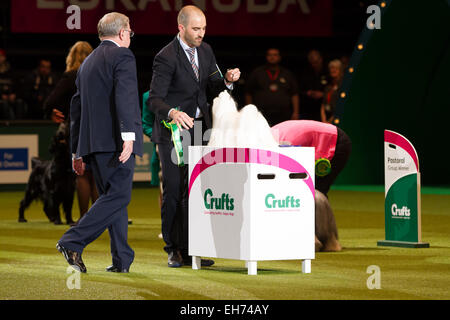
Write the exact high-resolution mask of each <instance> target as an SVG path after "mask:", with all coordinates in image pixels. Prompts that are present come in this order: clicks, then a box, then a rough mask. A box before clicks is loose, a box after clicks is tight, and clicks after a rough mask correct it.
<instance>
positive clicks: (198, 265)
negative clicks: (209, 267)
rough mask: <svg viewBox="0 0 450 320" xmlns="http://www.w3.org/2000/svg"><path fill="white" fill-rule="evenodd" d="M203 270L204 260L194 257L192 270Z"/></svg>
mask: <svg viewBox="0 0 450 320" xmlns="http://www.w3.org/2000/svg"><path fill="white" fill-rule="evenodd" d="M201 268H202V259H201V257H197V256H192V269H193V270H200V269H201Z"/></svg>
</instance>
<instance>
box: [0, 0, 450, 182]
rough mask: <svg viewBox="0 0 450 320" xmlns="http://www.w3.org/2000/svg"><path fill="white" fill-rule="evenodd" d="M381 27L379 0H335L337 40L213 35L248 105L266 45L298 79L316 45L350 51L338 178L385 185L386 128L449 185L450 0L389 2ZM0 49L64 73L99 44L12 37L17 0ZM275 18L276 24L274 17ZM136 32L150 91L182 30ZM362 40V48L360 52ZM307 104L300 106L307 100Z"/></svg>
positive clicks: (91, 38)
mask: <svg viewBox="0 0 450 320" xmlns="http://www.w3.org/2000/svg"><path fill="white" fill-rule="evenodd" d="M385 2H386V3H387V4H388V5H387V7H386V8H385V10H383V14H382V19H381V30H372V31H371V30H368V29H367V28H366V20H367V18H368V17H369V14H367V13H366V9H367V7H368V6H369V5H371V4H380V2H379V1H353V0H348V1H347V0H345V1H338V0H335V1H333V33H332V36H331V37H314V38H308V37H247V36H246V37H244V36H242V37H236V36H233V37H231V36H229V37H227V36H220V37H219V36H208V33H207V34H206V37H205V41H206V42H208V43H209V44H210V45H211V46H212V48H213V49H214V51H215V54H216V58H217V61H218V64H219V66H220V68H221V69H226V68H229V67H239V68H240V69H241V72H242V76H241V79H242V80H241V83H240V85H238V86H237V87H236V89H235V90H234V94H235V97H236V98H237V100H238V103H239V104H240V105H242V104H243V86H244V84H245V80H246V78H247V77H248V75H249V72H250V71H251V70H252V69H253V68H254V67H256V66H258V65H261V64H263V63H264V62H265V58H264V55H265V51H266V49H267V48H269V47H278V48H279V49H280V50H281V53H282V57H283V61H282V64H283V65H284V66H286V67H288V68H290V69H291V70H292V71H293V72H294V73H295V75H297V76H299V74H300V73H301V72H302V70H304V68H305V67H306V63H307V62H306V53H307V51H309V50H310V49H318V50H320V51H322V53H323V54H324V58H325V63H327V61H329V60H331V59H334V58H340V57H342V56H344V55H347V56H351V60H350V66H353V67H354V68H355V72H354V73H352V74H349V73H348V72H347V73H346V76H345V78H344V84H343V88H342V90H343V91H345V93H346V97H345V99H341V101H340V102H339V104H338V107H339V108H338V109H339V110H338V111H339V112H340V116H341V123H340V127H341V128H343V129H344V130H345V131H346V132H347V133H348V134H349V136H350V138H351V139H352V142H353V151H352V155H351V157H350V160H349V164H348V165H347V167H346V168H345V169H344V171H343V172H342V173H341V175H340V177H339V178H338V180H337V182H336V184H347V185H348V184H354V185H368V184H377V185H381V184H383V183H384V164H383V152H384V151H383V150H384V149H383V148H384V147H383V132H384V129H390V130H393V131H396V132H398V133H400V134H402V135H404V136H405V137H407V138H408V139H409V140H410V141H411V142H412V144H413V145H414V146H415V147H416V150H417V153H418V156H419V162H420V171H421V173H422V184H423V185H427V186H450V165H449V164H448V162H449V158H450V152H449V145H450V141H449V140H450V134H449V129H448V128H449V122H450V103H449V98H448V94H449V92H450V90H449V89H450V81H449V74H450V53H449V43H450V1H448V0H430V1H418V0H410V1H399V0H398V1H385ZM0 6H1V7H0V10H1V21H0V25H1V30H0V47H3V48H5V49H6V50H7V53H8V58H9V61H10V62H11V64H12V65H13V67H14V68H15V69H18V70H20V71H22V72H24V73H25V72H29V71H30V70H32V69H34V68H35V67H36V66H37V63H38V61H39V59H40V58H42V57H46V58H49V59H51V61H52V63H53V69H54V70H55V71H58V72H63V71H64V68H65V57H66V55H67V52H68V49H69V48H70V46H72V45H73V43H75V42H76V41H78V40H85V41H88V42H90V43H91V45H92V46H93V47H96V46H97V44H98V43H99V40H98V38H97V36H96V35H84V34H83V35H73V34H65V35H61V34H12V33H11V32H10V30H9V22H10V21H9V20H10V13H9V10H10V9H9V6H10V1H1V2H0ZM268 23H270V22H268ZM175 33H176V29H175V25H174V34H173V35H161V36H151V35H140V34H137V35H136V36H135V37H134V38H133V40H132V44H131V47H130V48H131V49H132V50H133V52H134V53H135V55H136V59H137V65H138V77H139V87H140V88H139V89H140V92H141V93H142V92H144V91H146V90H148V88H149V84H150V80H151V67H152V62H153V57H154V56H155V54H156V53H157V52H158V51H159V50H160V49H161V48H162V47H163V46H165V45H166V44H167V43H168V42H169V41H171V40H172V39H173V37H174V36H175ZM358 43H364V49H363V50H361V51H359V50H356V49H355V46H356V45H357V44H358ZM300 108H301V102H300Z"/></svg>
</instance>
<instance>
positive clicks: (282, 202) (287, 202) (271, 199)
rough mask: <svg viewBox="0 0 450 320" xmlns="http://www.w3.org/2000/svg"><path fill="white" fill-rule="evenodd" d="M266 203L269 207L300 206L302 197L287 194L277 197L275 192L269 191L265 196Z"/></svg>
mask: <svg viewBox="0 0 450 320" xmlns="http://www.w3.org/2000/svg"><path fill="white" fill-rule="evenodd" d="M265 205H266V208H267V209H286V208H299V207H300V199H297V198H295V197H293V196H286V197H285V198H283V199H277V197H275V195H274V194H272V193H269V194H268V195H266V197H265Z"/></svg>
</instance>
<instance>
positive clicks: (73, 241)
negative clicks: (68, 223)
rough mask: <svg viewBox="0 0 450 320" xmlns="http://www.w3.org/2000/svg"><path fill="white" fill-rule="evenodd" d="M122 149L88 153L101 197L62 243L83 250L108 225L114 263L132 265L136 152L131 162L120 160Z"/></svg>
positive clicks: (88, 159) (69, 231) (122, 266)
mask: <svg viewBox="0 0 450 320" xmlns="http://www.w3.org/2000/svg"><path fill="white" fill-rule="evenodd" d="M119 155H120V153H118V152H115V153H112V152H105V153H94V154H91V155H89V156H88V157H87V159H86V162H87V163H89V165H90V167H91V169H92V173H93V175H94V179H95V183H96V185H97V190H98V193H99V197H98V199H97V200H96V201H95V203H94V204H93V205H92V207H91V208H90V209H89V211H88V212H87V213H86V214H85V215H84V216H83V217H82V218H81V219H80V221H79V222H78V224H77V225H75V226H74V227H72V228H70V229H69V230H68V231H67V232H66V233H65V234H64V235H63V236H62V237H61V239H60V241H59V243H60V244H61V245H62V246H63V247H65V248H67V249H69V250H72V251H76V252H79V253H81V252H82V251H83V249H84V248H85V247H86V246H87V245H88V244H89V243H91V242H92V241H94V240H95V239H97V238H98V237H99V236H100V235H101V234H102V233H103V232H104V231H105V230H106V229H108V231H109V236H110V244H111V255H112V264H113V265H114V266H116V267H118V268H120V269H124V268H126V269H128V268H129V267H130V265H131V263H132V262H133V260H134V251H133V250H132V249H131V247H130V246H129V245H128V240H127V239H128V211H127V206H128V204H129V202H130V200H131V190H132V187H133V185H132V184H133V173H134V166H135V156H134V154H133V155H132V156H131V157H130V159H128V161H127V162H125V163H121V162H120V161H119Z"/></svg>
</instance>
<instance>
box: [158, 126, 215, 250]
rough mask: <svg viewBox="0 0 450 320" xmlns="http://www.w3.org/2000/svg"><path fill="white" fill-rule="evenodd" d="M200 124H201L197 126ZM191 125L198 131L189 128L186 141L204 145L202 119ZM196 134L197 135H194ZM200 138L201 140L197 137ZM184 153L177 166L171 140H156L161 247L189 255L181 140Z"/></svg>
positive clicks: (187, 174)
mask: <svg viewBox="0 0 450 320" xmlns="http://www.w3.org/2000/svg"><path fill="white" fill-rule="evenodd" d="M200 124H201V127H200ZM194 128H195V129H196V130H197V129H199V128H201V131H196V132H195V133H194V130H193V129H191V130H189V135H190V137H191V138H190V141H189V145H205V144H206V141H203V140H202V139H201V138H202V137H203V134H204V132H205V130H206V124H205V122H204V121H197V120H196V121H195V122H194ZM194 137H196V138H194ZM199 139H200V140H199ZM183 142H184V143H183V154H184V155H185V156H184V159H185V161H184V163H185V165H184V166H182V167H179V166H178V164H177V162H176V156H175V154H173V153H174V151H173V149H174V147H173V143H172V142H170V143H159V144H158V152H159V159H160V161H161V170H162V185H163V193H162V204H161V230H162V235H163V239H164V242H165V243H166V245H165V246H164V250H165V251H166V252H167V253H170V252H174V251H180V253H181V255H182V256H183V257H187V256H188V238H189V236H188V228H189V226H188V214H189V212H188V205H189V199H188V182H189V181H188V180H189V170H188V165H189V164H188V153H187V151H188V145H187V143H186V141H183Z"/></svg>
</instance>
